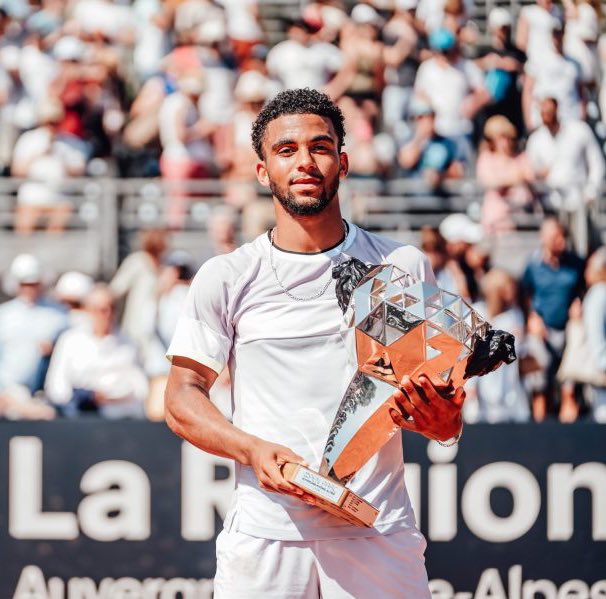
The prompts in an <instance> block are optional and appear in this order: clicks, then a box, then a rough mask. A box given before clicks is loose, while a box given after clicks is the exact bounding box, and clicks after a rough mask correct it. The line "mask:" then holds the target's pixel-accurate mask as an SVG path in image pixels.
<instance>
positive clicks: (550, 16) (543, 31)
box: [520, 4, 561, 62]
mask: <svg viewBox="0 0 606 599" xmlns="http://www.w3.org/2000/svg"><path fill="white" fill-rule="evenodd" d="M522 18H523V19H525V20H526V22H527V23H528V43H527V46H526V55H527V56H528V60H537V61H538V62H540V61H541V60H542V58H543V56H544V55H545V53H547V52H553V39H552V31H553V29H554V27H555V25H556V24H557V23H558V20H560V19H561V10H560V8H559V7H554V8H553V9H552V10H551V11H548V10H545V9H544V8H543V7H542V6H539V5H538V4H532V5H530V6H524V7H523V8H522V10H521V11H520V19H522Z"/></svg>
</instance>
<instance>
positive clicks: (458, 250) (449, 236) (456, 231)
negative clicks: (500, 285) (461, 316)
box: [439, 213, 488, 302]
mask: <svg viewBox="0 0 606 599" xmlns="http://www.w3.org/2000/svg"><path fill="white" fill-rule="evenodd" d="M439 231H440V234H441V235H442V237H443V238H444V239H445V240H446V250H447V252H448V255H449V257H450V258H451V259H452V260H454V261H455V262H456V263H457V265H458V266H459V268H460V269H461V271H462V272H463V275H464V277H465V282H466V283H467V290H468V294H467V296H466V297H468V298H469V299H471V301H473V302H475V301H478V299H479V296H480V279H481V278H482V277H483V276H484V274H485V273H486V270H487V268H488V263H487V259H486V255H485V254H486V252H485V248H478V246H479V245H480V244H481V242H482V241H483V239H484V232H483V231H482V227H481V225H479V224H478V223H476V222H474V221H472V220H471V219H470V218H469V217H468V216H467V215H466V214H460V213H455V214H450V215H448V216H447V217H446V218H444V219H443V220H442V222H441V223H440V227H439ZM476 248H477V249H476Z"/></svg>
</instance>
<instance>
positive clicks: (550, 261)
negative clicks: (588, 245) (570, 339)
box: [521, 217, 584, 420]
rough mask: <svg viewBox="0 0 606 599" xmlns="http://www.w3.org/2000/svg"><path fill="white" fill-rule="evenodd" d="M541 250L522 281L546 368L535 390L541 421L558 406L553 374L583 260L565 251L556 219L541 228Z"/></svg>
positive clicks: (561, 228) (535, 411) (535, 405)
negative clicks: (540, 385)
mask: <svg viewBox="0 0 606 599" xmlns="http://www.w3.org/2000/svg"><path fill="white" fill-rule="evenodd" d="M540 238H541V247H540V248H539V249H538V250H537V251H536V252H535V253H534V254H533V255H532V256H531V258H530V260H529V262H528V264H527V266H526V269H525V271H524V274H523V276H522V280H521V288H522V292H523V294H524V296H525V298H526V300H527V301H528V304H529V306H528V307H529V309H530V315H529V324H530V323H532V328H533V331H532V332H533V333H534V334H535V336H538V337H540V338H541V340H542V342H543V344H544V346H545V350H546V354H547V356H548V366H547V371H546V380H545V386H544V388H543V389H536V390H534V398H533V416H534V418H535V420H542V419H543V418H544V417H545V416H546V415H547V414H549V413H554V412H555V411H556V409H557V407H558V401H557V393H556V388H555V375H556V372H557V370H558V367H559V365H560V361H561V359H562V353H563V351H564V343H565V328H566V323H567V321H568V311H569V309H570V306H571V304H572V302H573V301H574V300H575V299H576V298H579V297H580V296H581V294H582V292H583V288H584V279H583V269H584V263H583V260H582V259H581V258H580V257H579V256H577V255H576V254H575V253H573V252H571V251H569V250H568V249H567V231H566V228H565V227H564V225H563V224H562V223H560V222H559V221H558V220H557V219H556V218H555V217H549V218H547V219H546V220H545V221H544V222H543V225H542V226H541V231H540Z"/></svg>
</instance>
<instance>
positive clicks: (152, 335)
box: [0, 214, 606, 423]
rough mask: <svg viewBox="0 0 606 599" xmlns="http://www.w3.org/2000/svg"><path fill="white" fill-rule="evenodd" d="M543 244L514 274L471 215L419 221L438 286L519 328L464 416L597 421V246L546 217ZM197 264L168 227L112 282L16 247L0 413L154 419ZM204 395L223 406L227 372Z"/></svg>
mask: <svg viewBox="0 0 606 599" xmlns="http://www.w3.org/2000/svg"><path fill="white" fill-rule="evenodd" d="M218 222H219V223H220V226H219V227H218V229H219V230H220V231H222V234H221V235H220V243H217V244H216V245H215V252H216V253H221V252H227V251H230V250H231V249H233V248H234V247H236V245H237V239H236V234H235V229H234V227H233V224H232V226H231V227H229V226H228V225H227V224H226V223H227V219H226V217H225V215H219V218H218ZM540 241H541V245H540V248H539V249H538V250H537V251H536V252H535V253H534V254H533V255H532V256H530V258H529V260H528V263H527V265H526V268H525V270H524V273H523V276H522V277H521V278H520V280H519V281H516V279H515V278H514V277H513V276H512V275H511V274H509V273H508V272H506V271H505V270H502V269H500V268H495V267H492V266H491V264H490V255H489V252H488V251H487V246H486V245H485V244H484V242H483V235H482V230H481V227H480V226H479V225H478V224H475V223H473V222H472V221H471V220H470V219H469V218H468V217H467V216H465V215H463V214H452V215H450V216H447V217H446V218H445V219H444V220H443V221H442V223H441V225H440V227H439V228H431V227H425V228H423V230H422V231H421V243H420V246H421V248H422V250H423V251H424V252H425V253H426V255H427V256H428V258H429V260H430V262H431V264H432V267H433V269H434V272H435V274H436V278H437V281H438V284H439V286H440V287H441V288H443V289H445V290H447V291H451V292H453V293H457V294H459V295H461V296H463V297H464V298H465V299H466V300H467V301H468V302H469V303H472V304H473V306H474V307H475V309H476V310H477V311H478V312H479V314H480V315H482V316H483V317H484V318H486V319H487V320H488V321H489V322H490V323H491V324H492V326H493V328H497V329H499V328H500V329H504V330H507V331H510V332H512V333H513V334H514V335H515V339H516V352H517V355H518V361H517V362H514V363H513V364H510V365H505V366H502V367H501V368H500V369H498V370H497V371H495V372H493V373H490V374H488V375H486V376H484V377H481V378H479V379H478V378H476V379H472V380H471V381H469V382H468V383H467V385H466V390H467V393H468V397H467V400H466V403H465V406H464V417H465V419H466V421H468V422H488V423H501V422H527V421H531V420H534V421H537V422H541V421H543V420H545V419H547V418H559V420H560V421H561V422H574V421H576V420H577V419H579V418H591V419H593V420H595V421H597V422H606V246H603V247H600V248H598V249H597V250H596V251H595V252H593V253H592V254H591V256H590V257H589V259H588V260H587V261H584V260H583V259H582V258H580V257H579V256H578V255H577V254H576V253H575V252H574V251H573V250H571V249H570V245H569V243H568V239H567V230H566V227H565V226H564V225H563V224H562V223H561V221H559V220H558V219H557V218H555V217H547V218H546V219H545V221H544V222H543V225H542V227H541V230H540ZM196 267H197V265H196V264H194V262H193V260H192V257H191V255H189V254H187V253H186V252H184V251H171V250H170V236H169V233H167V231H166V230H148V231H145V232H143V233H142V237H141V249H140V250H137V251H135V252H133V253H132V254H130V255H129V256H127V258H126V259H125V260H124V261H123V262H122V264H121V265H120V267H119V269H118V270H117V272H116V273H115V275H114V276H113V278H112V279H111V280H110V281H109V283H103V282H98V281H94V280H93V279H92V278H91V277H89V276H87V275H85V274H83V273H80V272H76V271H71V272H66V273H63V274H61V276H60V277H59V278H58V279H57V280H56V281H55V282H54V283H51V281H48V280H45V272H44V271H43V269H42V266H41V263H40V261H39V260H38V258H36V257H35V256H33V255H31V254H21V255H19V256H17V257H16V258H15V259H14V261H13V262H12V264H11V267H10V269H9V271H8V273H7V276H6V277H5V281H4V283H5V288H7V289H8V290H9V291H12V293H13V294H14V298H13V299H9V300H7V301H6V302H4V303H2V304H0V417H3V418H9V419H20V418H29V419H53V418H59V417H62V418H77V417H79V416H82V415H89V416H90V415H99V416H102V417H105V418H125V417H126V418H144V417H147V418H149V419H151V420H161V419H162V418H163V391H164V388H165V384H166V377H167V374H168V368H169V363H168V361H167V360H166V359H165V357H164V355H165V352H166V349H167V347H168V344H169V342H170V339H171V337H172V335H173V332H174V330H175V327H176V322H177V318H178V315H179V311H180V307H181V305H182V303H183V301H184V299H185V297H186V294H187V292H188V289H189V285H190V282H191V279H192V278H193V276H194V274H195V272H196ZM211 399H212V400H213V401H214V402H215V403H216V405H217V406H218V407H219V408H220V409H221V410H222V412H223V413H224V414H226V415H227V416H230V413H231V393H230V379H229V372H228V371H227V369H226V370H225V371H224V372H223V373H222V374H221V375H220V377H219V378H218V380H217V382H216V384H215V385H214V386H213V388H212V390H211Z"/></svg>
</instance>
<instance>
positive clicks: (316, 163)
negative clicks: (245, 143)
mask: <svg viewBox="0 0 606 599" xmlns="http://www.w3.org/2000/svg"><path fill="white" fill-rule="evenodd" d="M344 136H345V132H344V129H343V116H342V114H341V111H340V110H339V108H338V107H337V106H336V105H335V104H334V103H333V102H332V101H331V100H330V99H329V98H328V97H327V96H326V95H324V94H322V93H319V92H317V91H314V90H310V89H297V90H289V91H285V92H282V93H280V94H278V95H277V96H276V97H275V98H274V99H273V100H272V101H271V102H269V103H268V104H267V105H266V106H265V107H264V108H263V110H262V111H261V113H260V114H259V116H258V118H257V120H256V121H255V123H254V125H253V133H252V142H253V146H254V149H255V151H256V153H257V154H258V157H259V162H258V164H257V167H256V168H257V178H258V180H259V182H260V183H261V184H262V185H264V186H267V187H269V188H270V189H271V192H272V195H273V203H274V206H275V213H276V226H275V227H274V228H273V229H272V230H271V231H269V232H267V234H263V235H261V236H260V237H258V238H257V239H255V240H254V241H253V242H251V243H248V244H245V245H243V246H242V247H240V248H238V249H237V250H235V251H234V252H232V253H230V254H226V255H221V256H217V257H215V258H212V259H211V260H209V261H207V262H206V263H205V264H204V265H203V266H202V267H201V268H200V270H199V272H198V273H197V275H196V277H195V279H194V281H193V283H192V286H191V289H190V292H189V296H188V299H187V301H186V305H185V308H184V310H183V312H182V314H181V317H180V319H179V322H178V325H177V330H176V332H175V335H174V338H173V340H172V343H171V345H170V347H169V350H168V355H169V358H170V359H171V360H172V367H171V371H170V375H169V379H168V385H167V389H166V420H167V422H168V424H169V426H170V427H171V429H172V430H173V431H174V432H175V433H177V434H178V435H180V436H181V437H183V438H184V439H186V440H187V441H189V442H190V443H192V444H193V445H195V446H197V447H199V448H200V449H202V450H204V451H207V452H209V453H212V454H215V455H220V456H225V457H227V458H231V459H233V460H235V462H236V489H235V492H234V494H233V500H232V504H231V507H230V509H229V512H228V514H227V517H226V518H225V522H224V529H223V531H222V532H221V534H220V535H219V537H218V539H217V573H216V577H215V597H216V598H217V599H226V598H228V599H238V598H242V599H257V598H258V599H261V598H263V599H269V598H276V599H318V598H320V597H323V598H325V599H341V598H351V597H355V598H362V599H367V598H375V597H376V598H377V599H390V598H396V597H397V598H399V599H401V598H405V599H428V598H429V597H430V593H429V590H428V582H427V574H426V571H425V563H424V550H425V545H426V543H425V539H424V538H423V535H422V534H421V533H420V532H419V531H418V530H417V528H416V526H415V521H414V515H413V512H412V508H411V503H410V500H409V497H408V494H407V492H406V487H405V484H404V460H403V455H402V442H401V438H400V435H395V436H394V437H393V438H392V439H391V440H390V441H389V442H388V443H387V444H386V445H385V446H384V447H383V448H382V449H381V450H380V451H379V452H378V453H377V454H376V455H375V456H374V458H372V459H371V460H370V461H369V462H368V463H367V464H366V465H365V466H364V467H363V468H362V469H361V470H360V471H359V472H358V474H357V475H356V476H355V477H354V479H353V480H352V481H351V483H350V487H351V488H352V490H353V491H354V492H355V493H357V494H358V495H360V496H362V497H363V498H364V499H366V500H367V501H369V502H371V503H372V504H373V505H374V506H376V507H378V508H380V514H379V516H378V518H377V521H376V524H375V527H374V528H371V529H366V528H357V527H355V526H352V525H350V524H348V523H346V522H344V521H342V520H340V519H338V518H336V517H334V516H332V515H330V514H328V513H327V512H325V511H323V510H321V509H319V508H318V507H315V506H314V505H313V499H312V498H311V497H309V496H307V495H305V494H303V493H302V492H301V491H299V490H298V489H297V488H296V487H295V486H293V485H291V484H290V483H288V482H287V481H286V480H285V479H284V478H283V477H282V474H281V470H280V466H281V465H282V464H283V463H284V462H285V461H296V462H301V463H304V464H307V465H309V466H310V467H311V468H314V469H317V468H318V467H319V463H320V457H321V455H322V451H323V449H324V445H325V442H326V439H327V437H328V433H329V429H330V425H331V424H332V421H333V418H334V415H335V413H336V410H337V407H338V405H339V403H340V401H341V398H342V396H343V392H344V391H345V389H346V387H347V385H348V383H349V382H350V379H351V377H352V375H353V371H352V370H351V368H350V367H349V366H348V361H347V352H346V350H345V347H344V345H343V341H342V337H341V335H340V333H339V327H340V324H341V321H342V313H341V310H340V309H339V306H338V304H337V300H336V297H335V284H334V281H333V279H332V276H331V271H332V269H333V267H334V266H335V265H337V264H339V263H341V262H342V261H343V260H344V259H346V258H348V257H350V256H353V257H356V258H358V259H360V260H362V261H364V262H367V263H374V264H378V263H381V262H386V263H392V264H395V265H396V266H398V267H399V268H400V269H402V270H404V271H407V272H409V273H410V274H411V275H413V276H414V277H415V278H417V279H419V280H424V281H428V282H430V283H434V276H433V273H432V271H431V267H430V266H429V263H428V261H427V259H426V258H425V256H424V255H423V254H422V253H421V252H420V251H419V250H417V249H416V248H414V247H412V246H408V245H402V244H400V243H397V242H394V241H391V240H389V239H385V238H383V237H381V236H378V235H375V234H372V233H369V232H367V231H364V230H363V229H360V228H359V227H357V226H356V225H354V224H353V223H350V222H347V221H345V220H344V219H343V218H342V216H341V212H340V209H339V197H338V189H339V182H340V181H341V179H343V178H344V177H345V176H346V175H347V169H348V161H347V154H346V153H345V152H343V151H342V148H343V142H344ZM226 365H227V366H228V367H229V369H230V372H231V378H232V384H233V390H232V407H233V424H232V423H231V422H229V421H228V420H227V419H226V418H225V417H224V416H223V415H222V414H221V412H220V411H219V410H218V409H217V408H216V407H215V406H214V405H213V403H212V402H211V401H210V399H209V390H210V388H211V386H212V384H213V382H214V381H215V379H216V377H217V375H218V373H220V372H221V371H222V370H223V368H224V367H225V366H226ZM401 388H402V391H401V392H400V391H397V392H396V393H395V395H396V398H397V399H398V401H399V402H400V404H401V405H402V408H403V410H404V411H406V412H408V413H409V414H412V415H413V416H414V422H409V421H406V420H405V419H404V418H398V424H400V425H401V426H402V427H403V428H406V429H408V430H412V431H415V432H418V433H421V434H423V435H425V436H426V437H429V438H431V439H438V440H442V441H445V440H447V439H450V438H453V437H456V436H457V435H458V434H459V433H460V430H461V426H462V425H461V405H462V403H463V399H464V391H463V389H462V388H459V389H456V390H452V391H450V392H446V391H444V390H442V389H440V390H438V389H436V388H434V387H433V385H432V384H431V382H430V381H429V379H428V378H426V377H425V378H423V377H422V378H421V384H420V385H419V386H418V387H416V386H415V385H413V384H412V383H411V381H410V379H409V378H408V377H404V378H403V379H402V381H401ZM301 499H303V501H302V500H301Z"/></svg>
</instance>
